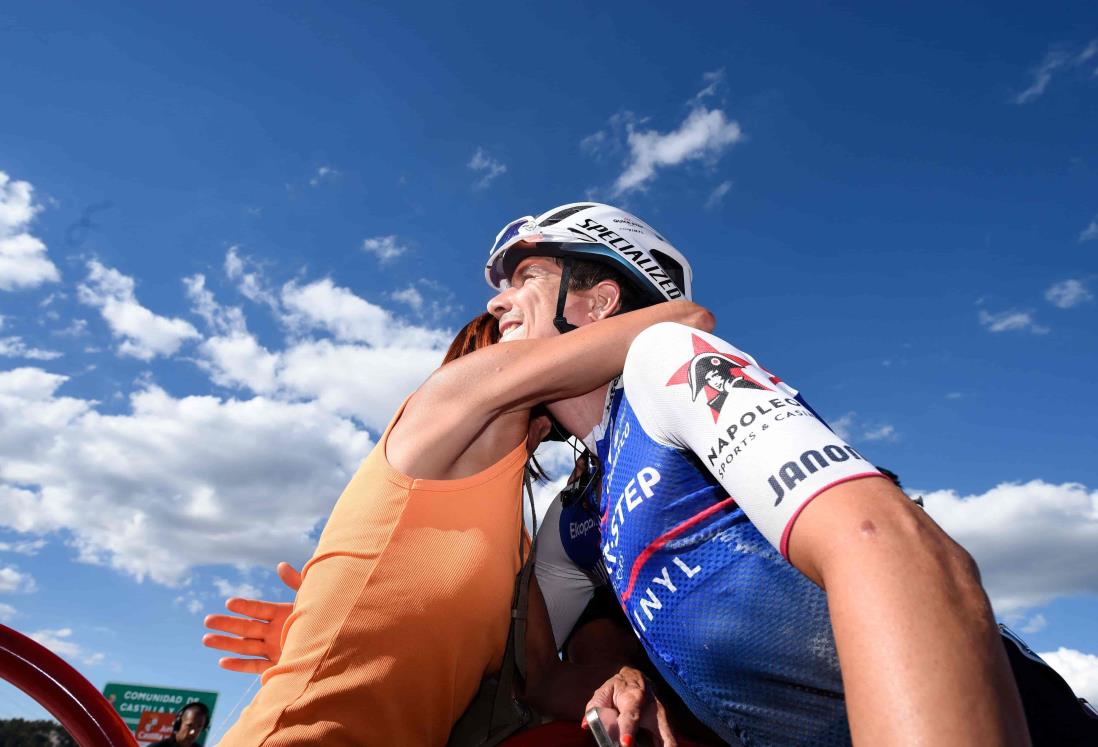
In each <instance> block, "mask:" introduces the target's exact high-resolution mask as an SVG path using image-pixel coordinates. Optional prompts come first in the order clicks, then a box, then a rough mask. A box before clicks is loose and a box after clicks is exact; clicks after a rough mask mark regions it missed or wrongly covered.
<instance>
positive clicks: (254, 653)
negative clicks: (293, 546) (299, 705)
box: [202, 563, 301, 674]
mask: <svg viewBox="0 0 1098 747" xmlns="http://www.w3.org/2000/svg"><path fill="white" fill-rule="evenodd" d="M278 577H279V578H280V579H282V583H284V584H286V586H288V587H290V589H292V590H293V591H295V592H296V591H297V590H298V589H299V588H300V587H301V574H300V573H298V571H297V569H296V568H294V567H293V566H292V565H290V564H289V563H279V564H278ZM225 608H226V609H227V610H229V612H235V613H236V614H237V615H243V617H237V616H235V615H207V616H206V620H205V624H206V627H207V628H210V629H212V630H220V631H222V632H224V633H230V634H231V635H217V634H215V633H207V634H206V635H204V636H202V643H203V644H205V645H206V646H209V647H210V648H216V649H220V650H222V651H229V652H232V653H234V654H239V655H240V656H241V657H249V658H236V657H230V656H225V657H222V658H221V659H219V660H218V662H217V664H218V666H220V667H221V668H222V669H228V670H229V671H231V672H243V673H245V674H260V673H262V672H265V671H266V670H268V669H269V668H271V667H272V666H274V665H275V664H277V663H278V658H279V656H281V655H282V629H283V628H284V627H285V626H286V618H287V617H289V616H290V612H292V611H293V608H294V605H293V603H292V602H265V601H262V600H259V599H241V598H240V597H231V598H229V599H226V600H225ZM252 657H257V658H252Z"/></svg>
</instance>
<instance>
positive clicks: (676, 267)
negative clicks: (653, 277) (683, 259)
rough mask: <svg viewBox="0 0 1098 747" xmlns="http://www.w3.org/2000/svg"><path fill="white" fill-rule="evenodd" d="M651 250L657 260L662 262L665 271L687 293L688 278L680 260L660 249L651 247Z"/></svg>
mask: <svg viewBox="0 0 1098 747" xmlns="http://www.w3.org/2000/svg"><path fill="white" fill-rule="evenodd" d="M649 251H650V252H651V254H652V256H653V257H654V258H655V260H656V261H657V262H659V263H660V267H662V268H663V271H664V272H666V273H667V274H668V275H670V276H671V279H672V280H674V281H675V285H677V286H678V288H679V290H680V291H682V292H683V293H685V292H686V278H685V273H684V272H683V269H682V265H681V264H679V261H678V260H677V259H674V258H672V257H671V256H670V255H667V254H664V253H663V252H661V251H660V250H659V249H650V250H649Z"/></svg>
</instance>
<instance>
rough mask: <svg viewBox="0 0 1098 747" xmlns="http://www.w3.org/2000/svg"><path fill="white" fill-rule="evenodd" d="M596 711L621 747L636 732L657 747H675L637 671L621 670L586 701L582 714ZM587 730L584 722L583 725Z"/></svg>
mask: <svg viewBox="0 0 1098 747" xmlns="http://www.w3.org/2000/svg"><path fill="white" fill-rule="evenodd" d="M592 708H598V709H599V718H601V719H602V723H603V724H604V725H605V726H606V730H607V731H608V732H609V733H610V737H611V738H615V737H616V738H617V740H618V741H619V742H620V743H621V745H622V747H630V745H632V744H633V741H634V735H635V734H636V731H637V729H638V727H639V728H641V729H645V730H647V731H648V732H650V733H651V734H652V735H653V739H654V741H655V744H656V745H657V747H676V745H677V744H678V742H676V741H675V735H674V734H672V733H671V724H670V723H669V722H668V720H667V712H666V711H665V710H664V707H663V704H662V703H660V701H659V700H658V699H657V698H656V697H655V695H654V694H653V693H652V692H651V691H650V690H649V689H648V682H647V680H645V678H644V675H643V674H641V672H640V671H639V670H636V669H634V668H633V667H622V668H621V670H620V671H618V673H617V674H615V675H614V676H613V677H611V678H610V679H608V680H607V681H606V682H605V683H604V684H603V686H602V687H600V688H599V689H598V690H596V691H595V694H594V695H592V696H591V699H590V700H589V701H587V706H586V707H585V708H584V709H583V710H584V713H586V712H587V711H589V710H591V709H592ZM582 723H583V726H584V728H587V722H586V720H584V721H583V722H582Z"/></svg>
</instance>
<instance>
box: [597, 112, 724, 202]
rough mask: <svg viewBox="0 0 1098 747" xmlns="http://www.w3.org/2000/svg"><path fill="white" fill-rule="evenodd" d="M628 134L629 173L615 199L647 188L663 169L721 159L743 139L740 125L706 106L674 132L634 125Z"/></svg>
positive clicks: (617, 184)
mask: <svg viewBox="0 0 1098 747" xmlns="http://www.w3.org/2000/svg"><path fill="white" fill-rule="evenodd" d="M627 131H628V135H627V138H626V142H627V144H628V146H629V157H628V158H627V160H626V165H625V171H623V172H622V174H621V175H620V176H619V177H618V178H617V180H616V181H615V182H614V189H613V192H614V195H615V196H620V195H622V194H624V193H626V192H630V191H632V190H635V189H640V188H642V187H644V185H645V184H646V183H648V182H649V181H651V180H652V179H654V178H655V176H656V171H657V170H659V169H662V168H666V167H669V166H677V165H679V164H681V163H683V162H685V161H692V160H698V159H701V158H717V157H719V156H720V154H721V153H722V152H723V151H725V150H726V149H727V148H729V147H730V146H732V145H733V144H735V143H737V142H739V141H740V140H741V139H742V138H743V132H742V131H741V130H740V125H739V124H738V123H737V122H735V121H730V120H729V119H728V118H727V117H726V116H725V113H724V112H723V111H722V110H720V109H707V108H706V107H704V106H699V107H697V108H695V109H693V110H691V112H690V113H689V114H688V115H687V117H686V119H685V120H683V122H682V123H681V124H680V125H679V127H678V128H677V129H675V130H672V131H671V132H667V133H661V132H658V131H656V130H645V131H640V130H638V129H637V128H636V127H635V126H633V125H629V126H628V127H627Z"/></svg>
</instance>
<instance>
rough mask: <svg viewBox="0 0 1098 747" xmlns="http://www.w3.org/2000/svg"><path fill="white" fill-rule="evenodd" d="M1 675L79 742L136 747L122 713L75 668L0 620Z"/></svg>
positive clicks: (84, 746) (89, 745)
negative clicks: (33, 700)
mask: <svg viewBox="0 0 1098 747" xmlns="http://www.w3.org/2000/svg"><path fill="white" fill-rule="evenodd" d="M0 677H3V678H4V679H5V680H7V681H8V682H10V683H11V684H13V685H15V686H16V687H18V688H19V689H20V690H22V691H23V692H25V693H26V694H27V695H29V696H31V697H32V698H34V699H35V700H36V701H37V702H38V703H39V705H41V706H42V707H43V708H45V709H46V710H47V711H49V712H50V713H51V714H53V717H54V718H56V719H57V720H58V721H59V722H60V723H61V725H62V726H63V727H65V729H66V730H67V731H68V732H69V734H70V735H71V736H72V738H73V739H75V740H76V743H77V744H79V745H80V747H137V742H136V741H135V740H134V738H133V734H132V733H131V732H130V729H129V727H128V726H126V724H125V722H124V721H123V720H122V717H121V716H119V715H118V714H117V713H116V712H115V710H114V708H113V707H112V706H111V704H110V703H108V702H107V700H106V698H104V697H103V696H102V695H101V694H100V693H99V691H98V690H96V689H95V687H94V686H93V685H92V684H91V683H90V682H88V681H87V680H86V679H84V676H83V675H82V674H80V672H77V671H76V670H75V669H73V668H72V667H71V666H69V665H68V664H67V663H66V662H65V661H64V660H63V659H61V657H59V656H58V655H57V654H55V653H53V652H52V651H50V650H49V649H48V648H46V647H45V646H43V645H41V644H39V643H36V642H35V641H32V640H31V639H30V638H27V637H26V636H25V635H23V634H22V633H19V632H17V631H15V630H12V629H11V628H9V627H7V626H6V625H0Z"/></svg>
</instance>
